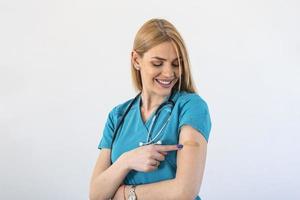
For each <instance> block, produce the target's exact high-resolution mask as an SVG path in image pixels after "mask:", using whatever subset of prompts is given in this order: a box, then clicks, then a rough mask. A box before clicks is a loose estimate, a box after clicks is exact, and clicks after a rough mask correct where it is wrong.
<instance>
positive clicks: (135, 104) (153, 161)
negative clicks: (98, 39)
mask: <svg viewBox="0 0 300 200" xmlns="http://www.w3.org/2000/svg"><path fill="white" fill-rule="evenodd" d="M131 72H132V78H133V83H134V86H135V87H136V89H137V90H138V91H139V92H140V93H139V94H138V95H137V96H136V97H135V98H133V99H130V100H129V101H126V102H125V103H122V104H120V105H118V106H116V107H114V108H113V109H112V111H111V112H110V113H109V115H108V119H107V122H106V125H105V128H104V133H103V136H102V139H101V141H100V143H99V146H98V148H99V149H101V151H100V154H99V157H98V160H97V163H96V166H95V168H94V172H93V175H92V178H91V183H90V199H91V200H100V199H122V200H123V199H130V200H133V199H140V200H148V199H151V200H153V199H155V200H159V199H191V200H193V199H200V197H199V196H198V193H199V190H200V186H201V182H202V177H203V172H204V168H205V160H206V149H207V141H208V137H209V133H210V129H211V122H210V116H209V111H208V107H207V104H206V102H205V101H204V100H203V99H202V98H201V97H200V96H199V95H198V94H196V93H195V86H194V84H193V82H192V77H191V72H190V66H189V60H188V54H187V50H186V47H185V44H184V42H183V39H182V38H181V36H180V34H179V33H178V31H177V30H176V28H175V27H174V26H173V25H172V24H171V23H170V22H168V21H167V20H164V19H151V20H149V21H147V22H146V23H145V24H144V25H143V26H142V27H141V28H140V30H139V31H138V33H137V35H136V38H135V41H134V45H133V50H132V54H131Z"/></svg>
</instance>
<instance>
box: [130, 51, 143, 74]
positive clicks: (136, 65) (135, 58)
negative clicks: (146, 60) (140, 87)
mask: <svg viewBox="0 0 300 200" xmlns="http://www.w3.org/2000/svg"><path fill="white" fill-rule="evenodd" d="M140 62H141V57H140V55H139V54H138V53H137V52H136V51H135V50H133V51H132V52H131V63H132V64H133V66H134V68H135V69H136V70H140V66H141V64H140Z"/></svg>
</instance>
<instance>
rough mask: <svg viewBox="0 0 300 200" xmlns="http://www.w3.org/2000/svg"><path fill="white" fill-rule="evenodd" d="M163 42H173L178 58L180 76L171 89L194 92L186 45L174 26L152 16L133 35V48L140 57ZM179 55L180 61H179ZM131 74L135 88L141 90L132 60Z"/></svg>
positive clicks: (139, 77)
mask: <svg viewBox="0 0 300 200" xmlns="http://www.w3.org/2000/svg"><path fill="white" fill-rule="evenodd" d="M163 42H171V43H172V44H173V46H174V48H175V51H176V54H177V58H178V63H179V72H180V73H179V74H180V77H179V81H177V83H176V85H174V87H173V89H175V90H176V88H178V90H179V91H180V90H182V91H187V92H196V88H195V86H194V83H193V79H192V75H191V70H190V62H189V57H188V52H187V49H186V46H185V44H184V41H183V39H182V37H181V36H180V34H179V32H178V31H177V30H176V28H175V26H174V25H173V24H171V23H170V22H169V21H167V20H165V19H157V18H154V19H150V20H149V21H147V22H145V23H144V24H143V25H142V27H141V28H140V29H139V31H138V32H137V34H136V36H135V39H134V43H133V50H135V51H136V52H137V54H138V55H139V56H140V57H143V55H144V53H146V52H147V51H148V50H149V49H151V48H152V47H154V46H156V45H159V44H161V43H163ZM180 57H181V58H182V61H180ZM131 75H132V81H133V85H134V87H135V89H137V90H138V91H142V80H141V75H140V71H139V70H136V68H135V67H134V63H133V62H132V61H131Z"/></svg>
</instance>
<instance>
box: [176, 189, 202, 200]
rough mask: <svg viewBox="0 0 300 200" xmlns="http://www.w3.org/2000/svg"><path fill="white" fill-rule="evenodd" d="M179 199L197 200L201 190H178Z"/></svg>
mask: <svg viewBox="0 0 300 200" xmlns="http://www.w3.org/2000/svg"><path fill="white" fill-rule="evenodd" d="M177 191H178V193H177V195H176V196H177V198H176V199H178V200H195V199H196V197H197V196H198V194H199V190H198V189H196V188H192V187H188V186H183V187H181V188H180V190H177Z"/></svg>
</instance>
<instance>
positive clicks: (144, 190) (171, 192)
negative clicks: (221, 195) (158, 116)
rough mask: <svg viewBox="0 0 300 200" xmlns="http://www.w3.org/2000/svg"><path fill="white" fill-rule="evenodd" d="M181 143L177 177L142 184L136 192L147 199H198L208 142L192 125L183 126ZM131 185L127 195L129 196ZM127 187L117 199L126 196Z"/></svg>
mask: <svg viewBox="0 0 300 200" xmlns="http://www.w3.org/2000/svg"><path fill="white" fill-rule="evenodd" d="M179 143H180V144H183V145H184V146H183V148H182V149H181V150H178V151H177V171H176V177H175V178H174V179H171V180H166V181H160V182H156V183H151V184H144V185H138V186H137V187H136V190H135V191H136V195H137V198H138V199H143V200H153V199H156V200H160V199H163V200H166V199H172V200H176V199H179V200H185V199H186V200H194V199H195V198H196V196H197V195H198V193H199V191H200V187H201V183H202V178H203V173H204V169H205V161H206V151H207V142H206V140H205V139H204V137H203V136H202V135H201V134H200V133H199V132H198V131H197V130H195V129H194V128H192V127H191V126H183V127H182V128H181V132H180V137H179ZM128 188H129V187H128V186H127V187H126V189H125V196H126V197H127V196H128ZM122 190H123V187H120V188H119V190H118V191H117V193H116V196H115V198H114V199H123V191H122Z"/></svg>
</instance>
